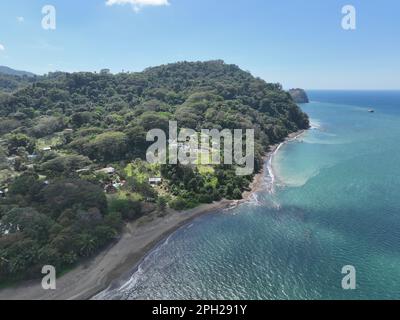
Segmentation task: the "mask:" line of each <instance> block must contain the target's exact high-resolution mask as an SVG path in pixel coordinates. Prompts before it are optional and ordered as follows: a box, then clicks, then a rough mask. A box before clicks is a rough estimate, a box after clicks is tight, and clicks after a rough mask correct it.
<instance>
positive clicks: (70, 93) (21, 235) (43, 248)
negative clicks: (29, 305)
mask: <svg viewBox="0 0 400 320" xmlns="http://www.w3.org/2000/svg"><path fill="white" fill-rule="evenodd" d="M24 81H27V82H29V81H32V80H31V79H30V78H29V79H27V78H25V80H24ZM0 88H6V89H5V90H3V91H8V92H12V91H15V89H16V85H14V84H13V83H12V82H11V83H10V84H1V77H0ZM17 88H18V86H17ZM0 90H1V89H0ZM169 120H175V121H177V122H178V126H179V127H180V128H192V129H195V130H200V129H202V128H205V129H213V128H216V129H225V128H228V129H253V128H254V129H255V132H256V169H257V170H259V169H260V168H261V166H262V155H263V154H264V152H265V151H266V150H267V149H268V146H269V145H271V144H275V143H277V142H280V141H282V140H283V139H284V138H285V137H286V136H287V135H288V134H289V133H291V132H294V131H297V130H299V129H305V128H308V126H309V122H308V117H307V116H306V115H305V114H304V113H302V112H301V110H300V109H299V107H298V106H297V105H296V104H295V103H294V102H293V100H292V98H291V97H290V95H289V94H288V93H287V92H285V91H283V90H282V88H281V86H280V85H279V84H269V83H266V82H265V81H263V80H261V79H257V78H254V77H253V76H252V75H251V74H249V73H247V72H244V71H242V70H240V69H239V68H238V67H237V66H235V65H227V64H225V63H223V62H222V61H210V62H204V63H202V62H196V63H189V62H182V63H176V64H170V65H164V66H160V67H155V68H149V69H147V70H145V71H143V72H140V73H120V74H116V75H113V74H110V73H109V72H108V71H107V70H104V71H102V72H100V73H72V74H70V73H61V72H59V73H52V74H49V75H47V76H45V77H42V78H40V79H36V80H35V81H33V83H30V84H29V83H28V84H26V83H24V85H23V86H22V89H19V90H17V91H15V92H13V93H9V94H0V160H1V161H0V163H1V165H0V191H1V192H3V193H2V194H0V196H1V200H0V219H1V220H0V282H1V281H3V282H4V281H5V280H6V279H11V278H18V279H19V278H30V277H34V276H35V275H38V270H39V269H40V268H41V266H42V265H43V264H52V265H55V266H58V267H67V266H70V265H73V264H74V263H76V262H77V261H79V259H81V258H83V257H88V256H90V255H92V254H94V253H95V252H96V251H97V250H99V249H100V248H102V247H103V246H104V245H106V244H107V243H109V242H110V241H111V240H112V239H114V238H115V237H117V236H118V234H119V232H120V230H121V226H122V223H123V221H127V220H133V219H138V218H140V217H142V216H143V215H145V214H146V212H148V211H149V210H153V209H155V210H157V211H158V212H160V213H163V212H165V210H166V208H167V207H171V208H174V209H179V210H180V209H185V208H190V207H194V206H197V205H198V204H200V203H209V202H212V201H215V200H220V199H221V198H228V199H240V198H241V195H242V192H243V191H244V190H246V188H247V187H248V185H249V183H250V181H251V180H252V177H240V176H236V175H235V170H234V166H232V165H230V166H228V165H220V166H201V165H199V166H194V167H193V166H182V165H178V166H167V165H165V166H164V165H162V166H158V165H150V164H148V163H146V162H145V152H146V150H147V148H148V146H149V144H148V143H147V142H146V133H147V131H148V130H151V129H154V128H161V129H165V131H168V121H169ZM152 178H161V179H159V183H157V184H156V185H151V183H150V181H151V179H152ZM39 275H40V272H39Z"/></svg>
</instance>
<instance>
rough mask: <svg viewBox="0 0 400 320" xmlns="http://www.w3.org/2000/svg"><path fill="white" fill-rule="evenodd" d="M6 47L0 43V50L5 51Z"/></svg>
mask: <svg viewBox="0 0 400 320" xmlns="http://www.w3.org/2000/svg"><path fill="white" fill-rule="evenodd" d="M5 50H6V48H5V47H4V46H3V45H2V44H1V43H0V51H5Z"/></svg>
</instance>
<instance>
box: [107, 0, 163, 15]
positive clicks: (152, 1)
mask: <svg viewBox="0 0 400 320" xmlns="http://www.w3.org/2000/svg"><path fill="white" fill-rule="evenodd" d="M126 4H130V5H132V8H133V10H134V11H135V12H138V11H140V9H141V8H143V7H146V6H153V7H155V6H169V2H168V0H107V2H106V5H107V6H113V5H126Z"/></svg>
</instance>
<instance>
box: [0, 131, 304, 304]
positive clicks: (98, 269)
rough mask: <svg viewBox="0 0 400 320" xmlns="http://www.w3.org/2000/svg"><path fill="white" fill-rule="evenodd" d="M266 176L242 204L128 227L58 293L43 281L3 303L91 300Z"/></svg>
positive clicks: (3, 294)
mask: <svg viewBox="0 0 400 320" xmlns="http://www.w3.org/2000/svg"><path fill="white" fill-rule="evenodd" d="M303 132H304V131H299V132H296V133H293V134H291V135H289V137H288V138H287V139H286V140H285V141H286V142H287V141H290V140H293V139H296V138H297V137H298V136H299V135H300V134H302V133H303ZM279 146H280V144H278V145H274V146H272V147H271V148H270V152H269V153H268V154H267V155H266V159H265V160H266V161H268V160H269V158H270V157H271V156H272V155H273V154H274V152H275V151H276V150H277V148H278V147H279ZM264 174H265V172H264V171H262V172H260V173H259V174H257V175H256V176H255V178H254V180H253V182H252V183H251V185H250V191H248V192H245V193H244V194H243V200H240V201H237V200H236V201H232V200H222V201H219V202H215V203H212V204H204V205H201V206H199V207H197V208H194V209H191V210H187V211H182V212H177V211H173V210H169V214H167V215H166V216H165V217H155V218H154V220H152V221H150V222H146V223H143V221H140V220H139V221H135V222H133V223H129V224H127V225H126V227H125V230H124V232H123V234H122V235H121V238H120V239H119V240H118V242H117V243H115V244H113V245H111V246H109V247H108V248H107V249H106V250H103V251H102V252H101V253H99V254H98V255H97V256H96V257H94V258H92V259H90V260H88V261H86V262H83V263H81V264H80V265H79V266H77V267H76V268H75V269H73V270H71V271H70V272H68V273H67V274H65V275H63V276H61V277H60V278H58V279H57V289H56V290H48V291H45V290H43V288H42V286H41V281H38V280H36V281H29V282H25V283H21V284H20V285H18V286H16V287H10V288H6V289H2V290H0V300H86V299H91V298H92V297H94V296H95V295H97V294H98V293H100V292H102V291H104V290H105V289H107V288H108V287H109V286H110V285H112V284H114V285H115V284H116V283H121V281H122V280H127V276H128V275H131V274H132V270H135V269H136V268H137V266H138V265H139V264H140V262H141V261H142V260H143V259H144V258H145V257H146V256H147V255H148V254H149V253H150V252H151V251H152V250H153V249H154V248H155V247H156V246H157V245H158V244H160V243H161V242H162V241H163V240H164V239H166V238H167V237H169V236H170V235H171V234H172V233H174V232H175V231H176V230H178V229H179V228H181V227H183V226H185V225H186V224H187V223H189V222H191V221H192V220H194V219H195V218H197V217H199V216H201V215H205V214H210V213H213V212H216V211H219V210H221V209H226V208H231V207H232V206H236V205H238V204H240V203H243V202H246V201H248V200H249V198H250V196H251V195H252V194H253V193H254V192H257V191H260V190H261V189H262V186H263V177H264Z"/></svg>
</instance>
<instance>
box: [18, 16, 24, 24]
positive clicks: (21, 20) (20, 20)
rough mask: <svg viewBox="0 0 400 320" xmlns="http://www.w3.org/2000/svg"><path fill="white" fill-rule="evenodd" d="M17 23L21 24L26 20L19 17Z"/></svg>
mask: <svg viewBox="0 0 400 320" xmlns="http://www.w3.org/2000/svg"><path fill="white" fill-rule="evenodd" d="M17 21H18V22H20V23H22V22H24V21H25V18H24V17H17Z"/></svg>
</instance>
